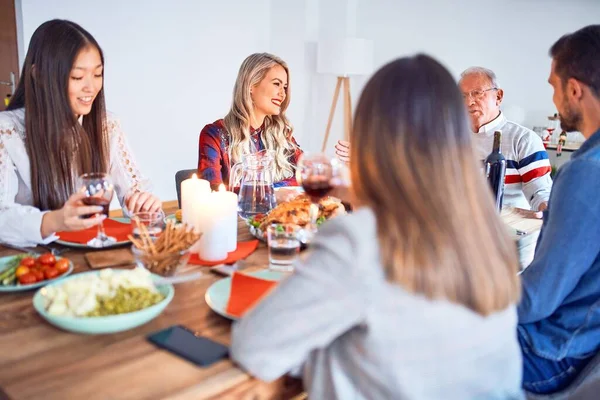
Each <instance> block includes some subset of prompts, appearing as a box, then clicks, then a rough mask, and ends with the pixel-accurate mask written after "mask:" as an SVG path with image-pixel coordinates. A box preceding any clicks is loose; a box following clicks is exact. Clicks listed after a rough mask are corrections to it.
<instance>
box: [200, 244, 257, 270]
mask: <svg viewBox="0 0 600 400" xmlns="http://www.w3.org/2000/svg"><path fill="white" fill-rule="evenodd" d="M257 247H258V240H250V241H249V242H238V244H237V249H235V250H234V251H232V252H231V253H229V254H228V255H227V258H226V259H224V260H221V261H206V260H203V259H202V258H200V255H199V254H192V255H191V257H190V260H189V261H188V264H194V265H203V266H205V267H212V266H214V265H219V264H233V263H234V262H236V261H239V260H242V259H244V258H246V257H248V256H249V255H250V254H252V253H253V252H254V250H256V248H257Z"/></svg>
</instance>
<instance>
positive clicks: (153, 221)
mask: <svg viewBox="0 0 600 400" xmlns="http://www.w3.org/2000/svg"><path fill="white" fill-rule="evenodd" d="M132 218H133V219H134V220H135V219H137V220H139V221H140V224H142V225H144V226H145V227H146V230H147V231H148V236H150V237H151V238H152V239H156V238H158V237H159V236H160V234H161V233H162V231H163V229H164V228H165V214H164V213H163V212H162V211H159V212H146V211H140V212H137V213H134V214H133V215H132ZM134 226H135V224H134ZM140 234H141V232H139V229H138V228H137V226H136V227H135V228H133V236H134V237H136V238H137V237H139V236H140Z"/></svg>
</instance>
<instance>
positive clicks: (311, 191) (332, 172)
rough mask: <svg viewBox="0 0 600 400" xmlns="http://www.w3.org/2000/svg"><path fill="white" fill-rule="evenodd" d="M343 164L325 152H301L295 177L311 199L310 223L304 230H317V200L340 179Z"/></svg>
mask: <svg viewBox="0 0 600 400" xmlns="http://www.w3.org/2000/svg"><path fill="white" fill-rule="evenodd" d="M342 171H343V164H342V162H341V161H339V160H337V159H332V158H331V157H328V156H326V155H325V154H303V155H302V157H301V158H300V160H299V162H298V168H297V170H296V179H297V180H298V182H299V183H300V184H301V185H302V187H303V188H304V191H305V192H306V194H307V195H308V196H309V197H310V199H311V202H312V204H311V207H310V223H309V225H307V227H306V230H307V231H309V232H311V233H312V234H314V233H316V231H317V218H318V216H319V206H318V203H319V200H321V199H322V198H324V197H325V196H327V195H328V194H329V193H330V192H331V191H332V190H333V188H334V187H335V186H337V185H339V184H340V182H341V181H342V179H343V178H342V176H343V174H342Z"/></svg>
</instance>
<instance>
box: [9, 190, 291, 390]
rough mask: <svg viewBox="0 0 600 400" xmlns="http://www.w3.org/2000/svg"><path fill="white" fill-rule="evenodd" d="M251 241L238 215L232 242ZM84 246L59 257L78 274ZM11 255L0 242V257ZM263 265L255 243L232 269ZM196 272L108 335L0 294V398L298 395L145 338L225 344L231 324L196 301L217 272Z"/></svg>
mask: <svg viewBox="0 0 600 400" xmlns="http://www.w3.org/2000/svg"><path fill="white" fill-rule="evenodd" d="M164 210H165V213H166V214H167V215H169V214H171V213H174V212H175V211H176V210H177V202H176V201H175V202H166V203H165V204H164ZM112 215H113V216H119V215H118V213H114V214H112ZM252 239H254V238H253V237H252V236H251V235H250V232H249V230H248V228H247V227H246V225H245V224H244V223H243V222H242V221H241V220H240V221H239V225H238V240H239V241H246V240H252ZM38 249H39V248H36V250H38ZM41 250H42V251H43V249H41ZM89 251H90V250H80V249H70V250H69V251H67V252H65V253H62V255H63V256H64V257H67V258H69V259H70V260H71V261H72V262H73V263H74V265H75V269H74V273H78V272H84V271H89V270H90V268H89V266H88V264H87V261H86V260H85V257H84V254H85V253H86V252H89ZM18 253H19V252H18V251H16V250H12V249H9V248H6V247H3V246H1V245H0V257H3V256H9V255H13V254H18ZM267 266H268V255H267V248H266V246H265V245H264V244H263V243H261V244H260V245H259V247H258V249H257V250H256V251H255V252H254V253H252V254H251V255H250V256H249V257H248V258H246V259H245V260H244V262H243V263H241V266H240V268H241V269H243V270H247V271H251V270H258V269H263V268H266V267H267ZM198 269H200V270H202V269H205V271H206V278H204V279H199V280H196V281H192V282H186V283H181V284H178V285H177V286H176V287H175V297H174V298H173V300H172V302H171V303H170V304H169V305H168V306H167V308H166V309H165V310H164V311H163V312H162V314H161V315H159V316H158V317H157V318H156V319H154V320H152V321H151V322H149V323H147V324H145V325H142V326H140V327H138V328H134V329H131V330H128V331H125V332H120V333H115V334H104V335H84V334H75V333H70V332H66V331H63V330H61V329H59V328H56V327H54V326H52V325H50V324H49V323H47V322H46V321H45V320H44V319H42V317H40V316H39V315H38V314H37V312H36V311H35V310H34V308H33V305H32V298H33V294H34V293H35V291H27V292H17V293H0V399H15V400H16V399H63V400H64V399H85V400H92V399H291V398H295V397H297V398H302V397H303V394H302V383H301V381H299V380H297V379H293V378H290V377H283V378H280V379H278V380H277V381H275V382H270V383H266V382H262V381H260V380H258V379H255V378H253V377H251V376H250V375H249V374H248V373H246V372H244V371H243V370H242V369H241V368H239V367H238V366H236V365H235V363H233V362H232V361H231V360H230V359H226V360H221V361H219V362H217V363H215V364H213V365H211V366H209V367H198V366H196V365H194V364H192V363H190V362H188V361H186V360H184V359H182V358H180V357H177V356H175V355H173V354H172V353H170V352H167V351H165V350H160V349H158V348H157V347H155V346H154V345H153V344H151V343H150V342H148V340H147V339H146V338H147V336H148V335H149V334H151V333H153V332H156V331H159V330H161V329H165V328H167V327H169V326H172V325H179V324H181V325H184V326H185V327H187V328H189V329H192V330H193V331H195V332H197V334H199V335H202V336H205V337H208V338H210V339H213V340H215V341H217V342H219V343H222V344H225V345H230V341H231V324H232V322H231V321H230V320H228V319H226V318H224V317H221V316H220V315H218V314H216V313H215V312H213V311H212V310H211V309H210V308H209V306H208V305H207V304H206V302H205V300H204V295H205V293H206V290H207V289H208V287H209V286H210V285H212V284H213V283H214V282H216V281H217V280H219V279H222V278H223V276H220V275H217V274H215V273H213V272H209V271H208V270H206V267H200V266H199V267H198ZM188 270H189V269H188Z"/></svg>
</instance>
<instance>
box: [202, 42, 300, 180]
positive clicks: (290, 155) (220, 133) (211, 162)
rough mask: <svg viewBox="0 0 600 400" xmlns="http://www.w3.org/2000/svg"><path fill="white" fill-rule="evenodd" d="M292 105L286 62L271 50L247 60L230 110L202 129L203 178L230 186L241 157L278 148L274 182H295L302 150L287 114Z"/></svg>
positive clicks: (236, 83)
mask: <svg viewBox="0 0 600 400" xmlns="http://www.w3.org/2000/svg"><path fill="white" fill-rule="evenodd" d="M289 104H290V85H289V70H288V66H287V64H286V63H285V62H284V61H283V60H282V59H280V58H279V57H276V56H274V55H272V54H268V53H257V54H252V55H250V56H249V57H248V58H246V59H245V60H244V62H243V63H242V66H241V67H240V70H239V73H238V77H237V80H236V82H235V86H234V89H233V103H232V105H231V109H230V110H229V113H228V114H227V115H226V116H225V118H224V119H220V120H218V121H215V122H214V123H212V124H208V125H206V126H205V127H204V129H202V132H200V145H199V157H198V171H199V172H200V176H201V177H202V178H203V179H206V180H208V181H210V183H211V185H212V186H213V187H216V186H218V185H219V184H221V183H225V184H228V183H229V172H230V169H231V166H232V165H233V164H235V163H237V162H239V161H241V159H242V156H244V155H245V154H249V153H255V152H258V151H261V150H274V151H275V173H274V181H275V186H296V185H297V183H296V179H295V171H296V165H297V162H298V158H299V157H300V155H301V154H302V151H301V150H300V147H299V146H298V144H297V143H296V141H295V140H294V138H293V137H292V127H291V125H290V122H289V121H288V119H287V117H286V116H285V110H286V109H287V107H288V105H289Z"/></svg>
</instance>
